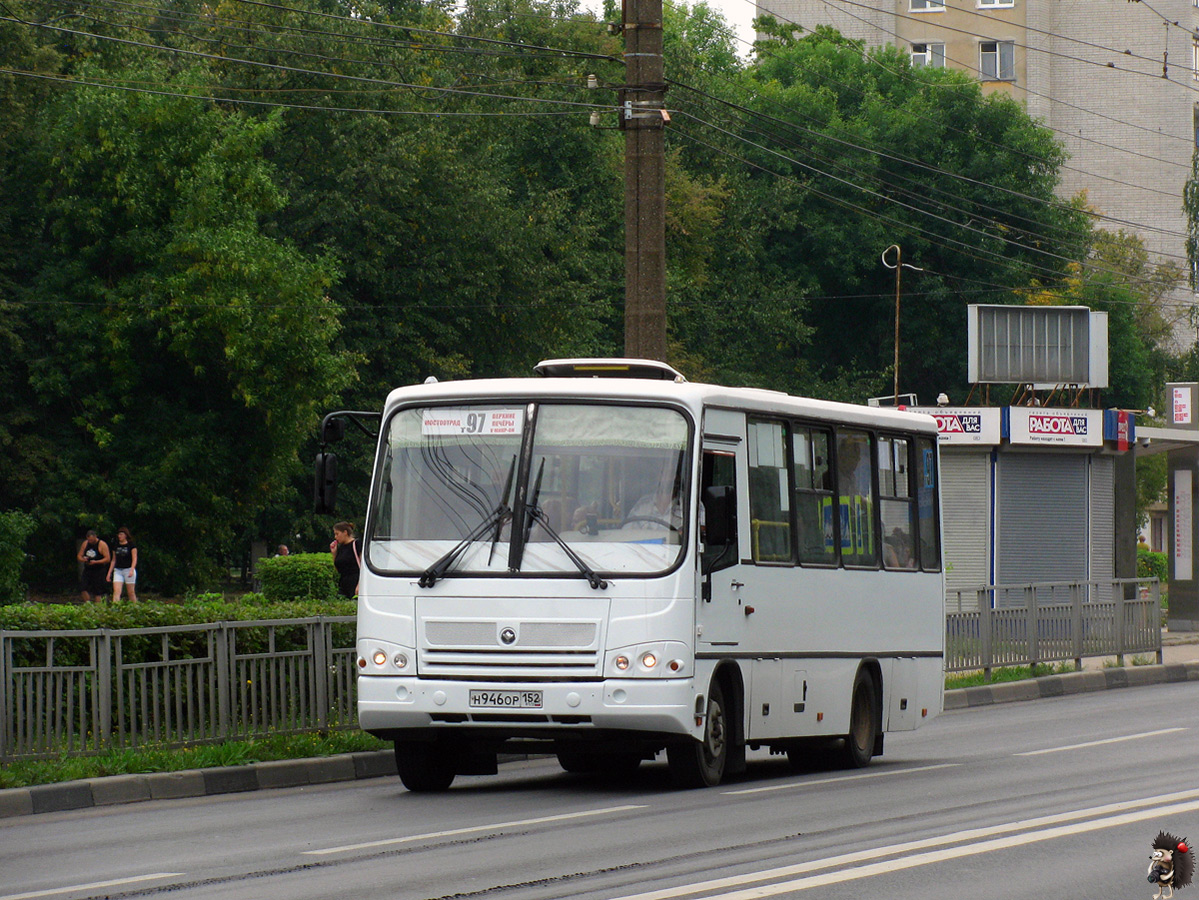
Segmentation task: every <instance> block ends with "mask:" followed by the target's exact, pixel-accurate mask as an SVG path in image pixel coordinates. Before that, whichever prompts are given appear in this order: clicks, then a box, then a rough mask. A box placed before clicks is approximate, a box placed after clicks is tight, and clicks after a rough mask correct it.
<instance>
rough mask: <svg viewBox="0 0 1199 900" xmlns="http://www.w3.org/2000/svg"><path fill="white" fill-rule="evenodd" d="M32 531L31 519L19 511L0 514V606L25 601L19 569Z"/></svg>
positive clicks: (23, 560)
mask: <svg viewBox="0 0 1199 900" xmlns="http://www.w3.org/2000/svg"><path fill="white" fill-rule="evenodd" d="M33 529H34V521H33V518H32V517H30V516H28V515H26V514H25V513H23V512H21V511H20V510H15V509H11V510H9V511H8V512H2V513H0V605H3V604H6V603H18V602H20V601H22V600H24V599H25V585H24V584H23V583H22V581H21V567H22V565H23V564H24V562H25V542H26V541H27V540H28V539H29V535H31V534H32V533H33Z"/></svg>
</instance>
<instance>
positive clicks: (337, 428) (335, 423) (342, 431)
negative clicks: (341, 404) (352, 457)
mask: <svg viewBox="0 0 1199 900" xmlns="http://www.w3.org/2000/svg"><path fill="white" fill-rule="evenodd" d="M345 436H346V420H345V419H343V418H341V417H340V416H332V415H329V416H325V418H324V420H323V421H322V422H321V443H322V444H336V443H337V442H338V441H340V440H341V439H342V438H343V437H345Z"/></svg>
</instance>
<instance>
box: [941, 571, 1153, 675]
mask: <svg viewBox="0 0 1199 900" xmlns="http://www.w3.org/2000/svg"><path fill="white" fill-rule="evenodd" d="M1128 653H1134V654H1142V653H1153V654H1155V655H1156V657H1157V662H1158V663H1159V664H1160V663H1161V661H1162V628H1161V584H1160V583H1159V582H1158V580H1157V579H1156V578H1114V579H1110V580H1104V581H1070V582H1067V581H1053V582H1036V583H1030V584H989V585H985V586H982V587H978V588H975V589H972V590H958V591H949V592H948V596H947V597H946V614H945V671H946V672H962V671H974V670H977V669H981V670H983V673H984V675H985V677H986V678H987V679H988V680H990V677H991V670H992V669H994V668H996V667H998V666H1020V665H1025V666H1031V665H1036V664H1039V663H1051V662H1066V661H1069V660H1073V661H1074V666H1075V668H1082V660H1083V658H1085V657H1091V656H1114V657H1116V659H1117V661H1118V663H1119V664H1120V665H1123V664H1124V656H1125V654H1128Z"/></svg>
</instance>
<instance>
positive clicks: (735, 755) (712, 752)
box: [666, 664, 745, 788]
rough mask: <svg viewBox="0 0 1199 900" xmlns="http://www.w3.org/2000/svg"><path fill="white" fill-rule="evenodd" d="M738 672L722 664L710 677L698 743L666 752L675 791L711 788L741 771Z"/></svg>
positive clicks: (741, 716)
mask: <svg viewBox="0 0 1199 900" xmlns="http://www.w3.org/2000/svg"><path fill="white" fill-rule="evenodd" d="M741 684H742V682H741V677H740V671H739V670H738V669H737V668H736V666H734V665H731V664H725V665H722V666H720V667H719V668H718V669H717V671H716V672H715V673H713V675H712V680H711V681H710V682H709V684H708V690H707V693H706V695H705V697H704V703H705V706H706V714H705V716H704V731H703V736H702V738H701V740H698V741H694V740H686V741H680V742H677V743H674V744H671V745H669V746H668V747H667V748H666V760H667V763H668V764H669V766H670V776H671V778H672V779H673V780H674V782H675V784H676V785H677V786H678V787H682V788H697V787H714V786H716V785H718V784H720V782H721V781H722V780H723V779H724V777H725V776H726V775H730V774H734V773H738V772H742V771H744V770H745V731H744V726H743V719H744V713H743V710H744V706H745V704H744V701H743V700H742V697H743V691H742V687H741Z"/></svg>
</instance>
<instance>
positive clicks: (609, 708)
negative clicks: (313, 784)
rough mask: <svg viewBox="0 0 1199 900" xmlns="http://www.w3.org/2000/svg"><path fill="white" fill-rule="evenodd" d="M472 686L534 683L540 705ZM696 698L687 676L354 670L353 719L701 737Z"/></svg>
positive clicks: (522, 688)
mask: <svg viewBox="0 0 1199 900" xmlns="http://www.w3.org/2000/svg"><path fill="white" fill-rule="evenodd" d="M472 691H474V692H478V691H483V692H487V693H497V694H505V695H508V694H511V693H516V694H523V693H528V692H531V691H532V692H536V691H539V692H540V693H541V706H540V707H539V708H537V707H534V708H518V709H514V708H501V707H496V706H478V705H476V706H472V705H471V692H472ZM522 699H527V698H522ZM476 700H477V698H476ZM696 705H697V691H696V688H695V684H694V682H693V681H692V680H691V679H689V678H688V679H677V680H676V679H656V678H655V679H650V678H636V679H634V678H626V679H608V680H606V681H595V682H566V683H558V684H536V683H521V684H513V683H488V682H473V681H472V682H463V681H440V680H431V679H420V678H412V677H395V676H385V675H362V676H359V678H358V724H359V725H360V726H361V728H362V729H363V730H364V731H392V730H396V729H408V728H419V729H428V728H436V727H438V726H449V727H456V728H462V727H463V726H466V727H470V728H478V729H489V730H495V731H503V730H505V729H506V728H518V729H520V730H523V731H528V730H529V729H530V728H536V729H537V730H545V731H546V733H547V734H549V733H552V732H553V731H555V730H562V731H564V732H565V731H567V730H570V729H579V728H596V729H604V730H616V731H645V732H658V733H665V734H678V735H689V736H691V737H699V736H700V734H701V733H702V731H703V725H702V720H700V721H699V722H698V723H697V721H696V716H695V710H696ZM700 708H701V709H702V708H703V707H702V705H701V706H700Z"/></svg>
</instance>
